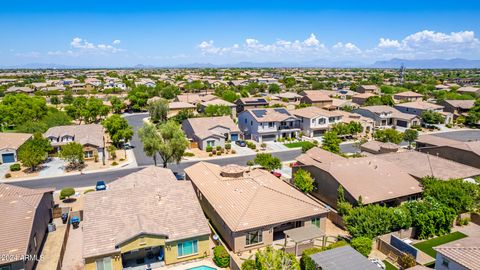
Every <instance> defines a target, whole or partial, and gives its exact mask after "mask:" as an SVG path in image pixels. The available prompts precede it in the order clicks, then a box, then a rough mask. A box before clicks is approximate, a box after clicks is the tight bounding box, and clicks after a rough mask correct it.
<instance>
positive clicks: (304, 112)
mask: <svg viewBox="0 0 480 270" xmlns="http://www.w3.org/2000/svg"><path fill="white" fill-rule="evenodd" d="M290 113H291V114H293V115H296V116H299V117H306V118H310V119H311V118H316V117H320V116H325V117H336V116H342V113H339V112H338V111H328V110H324V109H321V108H318V107H313V106H312V107H306V108H301V109H296V110H292V111H290Z"/></svg>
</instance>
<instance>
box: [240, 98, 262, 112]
mask: <svg viewBox="0 0 480 270" xmlns="http://www.w3.org/2000/svg"><path fill="white" fill-rule="evenodd" d="M235 104H236V105H237V113H241V112H243V111H245V110H248V109H255V108H263V107H265V106H268V101H267V99H265V98H263V97H252V98H239V99H237V100H236V101H235Z"/></svg>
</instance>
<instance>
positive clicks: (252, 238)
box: [245, 230, 263, 246]
mask: <svg viewBox="0 0 480 270" xmlns="http://www.w3.org/2000/svg"><path fill="white" fill-rule="evenodd" d="M262 233H263V232H262V231H261V230H258V231H254V232H249V233H247V235H246V236H245V245H246V246H249V245H255V244H259V243H262V242H263V234H262Z"/></svg>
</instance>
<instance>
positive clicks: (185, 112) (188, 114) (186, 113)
mask: <svg viewBox="0 0 480 270" xmlns="http://www.w3.org/2000/svg"><path fill="white" fill-rule="evenodd" d="M193 117H195V114H194V113H193V111H192V110H189V109H182V110H180V111H179V112H178V113H177V115H175V116H174V117H172V118H171V119H172V120H175V121H177V123H179V124H181V123H182V122H183V121H184V120H187V119H188V118H193Z"/></svg>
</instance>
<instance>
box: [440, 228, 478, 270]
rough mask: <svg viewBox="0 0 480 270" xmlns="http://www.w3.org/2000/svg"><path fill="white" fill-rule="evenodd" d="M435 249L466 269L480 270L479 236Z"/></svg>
mask: <svg viewBox="0 0 480 270" xmlns="http://www.w3.org/2000/svg"><path fill="white" fill-rule="evenodd" d="M433 249H435V250H436V251H437V252H438V253H440V254H442V255H443V256H445V257H447V258H449V259H450V260H452V261H455V262H456V263H458V264H460V265H462V266H464V267H465V268H466V269H480V237H478V236H476V237H474V236H469V237H466V238H462V239H459V240H456V241H453V242H450V243H446V244H443V245H440V246H437V247H434V248H433Z"/></svg>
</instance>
